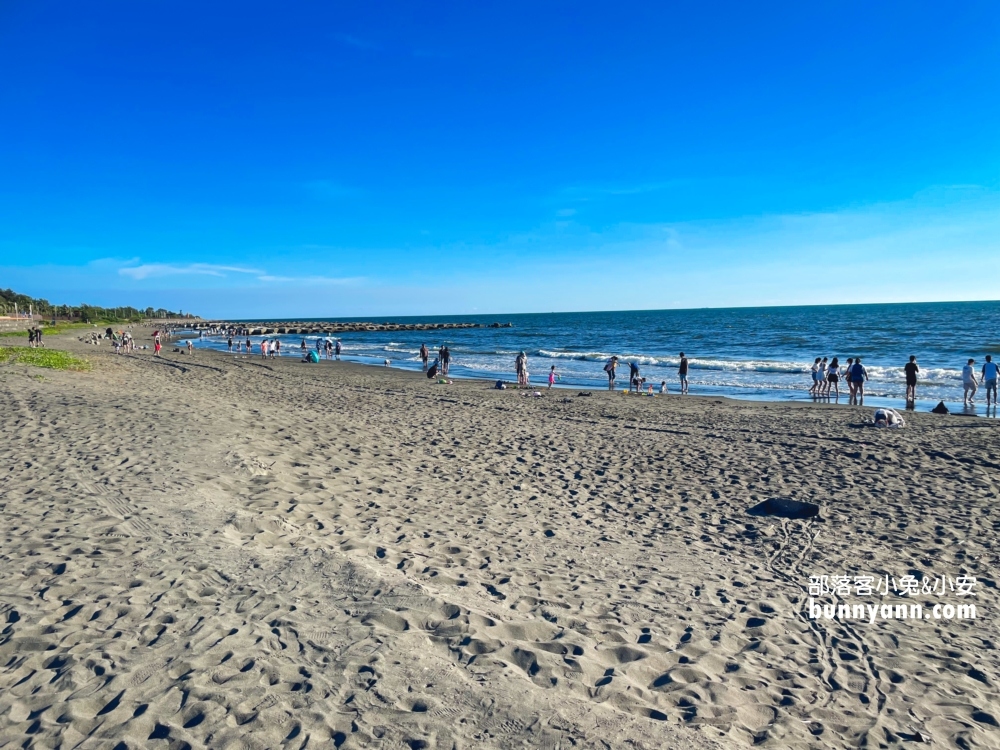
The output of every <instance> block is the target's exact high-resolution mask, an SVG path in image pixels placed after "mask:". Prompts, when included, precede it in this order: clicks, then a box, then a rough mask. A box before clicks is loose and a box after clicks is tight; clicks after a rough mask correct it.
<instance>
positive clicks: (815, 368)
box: [809, 357, 820, 396]
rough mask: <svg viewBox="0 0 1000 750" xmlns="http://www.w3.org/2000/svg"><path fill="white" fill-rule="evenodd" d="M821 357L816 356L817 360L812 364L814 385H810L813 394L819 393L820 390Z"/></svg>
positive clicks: (810, 391)
mask: <svg viewBox="0 0 1000 750" xmlns="http://www.w3.org/2000/svg"><path fill="white" fill-rule="evenodd" d="M819 359H820V358H819V357H816V361H815V362H813V364H812V369H811V373H812V385H811V386H809V393H810V394H812V395H813V396H816V395H818V394H817V393H816V392H817V391H818V390H819Z"/></svg>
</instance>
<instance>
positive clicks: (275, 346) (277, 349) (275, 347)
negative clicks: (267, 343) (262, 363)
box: [271, 339, 281, 359]
mask: <svg viewBox="0 0 1000 750" xmlns="http://www.w3.org/2000/svg"><path fill="white" fill-rule="evenodd" d="M280 354H281V339H275V340H274V341H273V342H272V344H271V359H274V358H275V357H277V356H278V355H280Z"/></svg>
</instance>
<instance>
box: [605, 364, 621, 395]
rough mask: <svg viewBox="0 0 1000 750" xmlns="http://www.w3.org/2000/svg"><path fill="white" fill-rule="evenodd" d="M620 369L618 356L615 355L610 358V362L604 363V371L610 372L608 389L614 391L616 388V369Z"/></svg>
mask: <svg viewBox="0 0 1000 750" xmlns="http://www.w3.org/2000/svg"><path fill="white" fill-rule="evenodd" d="M617 369H618V357H617V356H614V357H612V358H611V359H609V360H608V363H607V364H606V365H604V372H606V373H607V374H608V390H609V391H613V390H614V389H615V370H617Z"/></svg>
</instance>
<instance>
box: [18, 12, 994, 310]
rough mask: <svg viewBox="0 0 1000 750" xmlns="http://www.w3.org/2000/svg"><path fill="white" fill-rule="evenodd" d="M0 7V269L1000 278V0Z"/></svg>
mask: <svg viewBox="0 0 1000 750" xmlns="http://www.w3.org/2000/svg"><path fill="white" fill-rule="evenodd" d="M873 5H874V4H865V3H745V2H733V3H647V4H644V5H643V4H628V5H627V7H624V6H623V7H614V6H613V4H609V3H586V2H583V3H582V2H572V3H571V2H564V3H563V2H560V3H538V2H531V3H527V2H524V3H520V2H507V3H494V4H477V3H454V4H453V3H434V4H426V3H425V4H416V3H356V4H353V5H348V4H346V3H329V2H323V3H320V2H315V3H314V2H299V3H291V4H288V3H283V4H278V3H260V2H246V1H244V2H240V3H229V2H213V3H193V2H184V1H182V0H172V1H171V2H159V1H158V0H147V1H144V2H141V3H136V2H124V1H123V2H110V1H109V2H102V1H100V0H97V1H96V2H94V3H87V4H81V3H69V2H46V0H32V1H31V2H28V1H27V0H12V1H8V2H3V3H0V70H3V71H4V73H3V75H2V76H0V286H4V287H7V286H10V287H14V288H15V289H18V290H19V291H23V292H26V293H29V294H32V295H36V296H45V297H47V298H49V299H50V300H51V301H54V302H71V303H76V302H81V301H87V302H91V303H96V304H108V305H113V304H136V305H142V306H146V305H150V304H151V305H154V306H160V305H163V306H165V307H171V308H175V309H176V308H178V307H180V308H183V309H185V310H193V311H195V312H197V313H200V314H202V315H206V316H234V317H247V316H272V317H291V316H324V317H325V316H347V315H359V316H364V315H402V314H415V315H419V314H449V313H452V314H459V313H470V312H484V313H493V312H496V313H502V312H526V311H549V310H588V309H649V308H665V307H702V306H722V307H727V306H736V305H770V304H807V303H812V302H815V303H835V302H877V301H919V300H943V299H994V298H996V297H997V296H998V295H997V291H996V290H997V282H998V280H1000V171H998V168H1000V138H998V134H1000V5H998V4H997V3H995V2H981V3H977V2H968V3H958V4H944V3H921V2H907V3H879V4H877V5H878V7H872V6H873Z"/></svg>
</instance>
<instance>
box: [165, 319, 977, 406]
mask: <svg viewBox="0 0 1000 750" xmlns="http://www.w3.org/2000/svg"><path fill="white" fill-rule="evenodd" d="M182 338H183V337H182ZM193 340H194V341H195V342H196V343H195V351H196V352H212V353H213V354H218V355H222V356H224V357H237V356H244V357H249V358H250V359H253V358H255V357H256V358H257V359H261V357H260V355H259V354H250V355H247V354H245V353H243V354H242V355H240V354H237V353H235V352H234V353H230V352H226V351H221V350H219V349H215V348H210V347H207V346H202V347H199V346H198V344H197V341H198V339H193ZM171 343H174V345H176V342H173V341H172V342H171ZM296 351H297V350H296ZM185 356H187V355H185ZM279 356H280V357H281V359H283V360H293V361H299V360H298V357H299V355H298V354H297V353H296V354H295V355H291V354H281V355H279ZM389 359H390V365H389V367H388V368H386V367H385V366H384V365H383V364H382V363H379V362H378V358H377V357H367V356H359V355H349V354H345V355H342V357H341V361H342V362H353V363H355V364H359V365H362V366H365V367H377V368H382V369H392V370H397V371H399V372H412V373H414V374H419V375H426V371H424V370H421V369H418V368H419V365H418V366H416V367H414V366H401V365H399V364H397V363H396V361H394V360H392V358H389ZM367 360H370V361H367ZM333 361H336V360H328V359H326V358H325V357H324V358H322V359H321V360H320V362H319V364H323V363H325V362H333ZM404 361H405V360H404ZM303 364H304V363H303ZM453 367H457V369H458V370H459V371H460V372H461V373H462V374H460V375H450V376H449V377H450V378H451V379H453V380H474V381H481V382H484V383H487V382H493V383H495V382H496V381H497V380H500V379H503V380H504V382H505V383H506V384H507V386H508V388H509V389H510V388H512V386H514V387H515V388H516V383H511V381H510V380H509V379H507V378H509V375H506V376H504V375H494V374H489V375H487V374H483V375H478V376H477V375H474V374H469V371H468V368H464V367H462V366H461V365H457V366H456V365H453ZM473 372H475V371H473ZM539 377H542V376H539ZM622 380H623V379H622V378H619V379H618V381H617V383H616V388H615V392H620V391H622V390H625V388H623V387H621V386H620V384H621V382H622ZM625 380H626V387H627V376H626V378H625ZM647 385H648V384H647ZM692 387H693V388H694V389H696V391H697V390H704V389H705V388H707V387H708V386H704V385H694V386H692ZM658 388H659V385H658V384H654V389H658ZM669 388H672V389H673V390H668V393H667V394H666V395H668V396H680V395H681V394H680V393H678V390H677V389H678V386H677V382H676V380H674V381H671V382H668V389H669ZM529 389H530V390H542V391H544V390H547V389H548V383H547V382H542V383H539V384H537V385H533V386H530V388H521V389H520V390H529ZM574 389H577V390H586V391H591V392H611V391H610V390H609V389H608V388H606V387H601V386H600V385H589V384H565V385H563V384H560V383H558V382H557V383H556V385H555V386H554V387H553V390H574ZM642 395H643V396H645V397H648V396H647V395H646V394H645V393H644V394H642ZM655 395H656V396H659V395H661V394H659V393H658V392H657V393H655ZM689 396H690V397H698V398H708V399H712V398H724V399H728V400H731V401H737V402H743V401H748V402H753V403H768V404H786V403H787V404H799V405H802V406H828V407H851V406H852V405H851V404H847V403H844V402H845V401H846V400H847V398H848V396H847V394H846V390H845V392H844V394H843V395H842V397H841V398H842V401H841V402H840V403H838V402H837V401H836V400H833V401H832V402H831V399H830V398H829V397H824V398H813V397H811V396H808V395H807V394H805V393H804V394H803V395H802V396H801V397H800V398H767V397H766V396H759V395H750V394H747V395H738V394H731V393H718V394H716V393H704V392H702V393H698V392H695V393H689V394H686V395H685V397H689ZM937 403H938V400H935V399H925V398H919V397H918V398H917V401H916V405H917V408H916V409H907V408H906V406H905V402H904V403H902V404H901V403H899V399H896V398H891V397H886V396H866V399H865V404H863V405H861V406H856V407H854V408H861V409H872V410H874V409H877V408H891V409H895V410H897V411H899V412H900V413H901V414H903V415H904V416H906V415H908V414H913V413H930V411H931V409H933V408H934V407H935V406H936V405H937ZM945 405H946V406H947V407H948V409H949V412H950V414H952V415H956V416H970V417H971V416H974V417H982V418H985V419H994V418H997V414H996V413H979V410H980V409H983V410H984V412H985V408H986V405H985V401H984V398H983V396H982V395H981V394H980V395H979V399H978V401H977V403H976V404H975V407H974V410H973V411H971V412H970V411H968V410H963V409H962V404H961V403H960V402H957V401H948V400H945ZM921 406H923V407H925V408H924V409H921V408H920V407H921ZM991 408H992V407H991Z"/></svg>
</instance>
